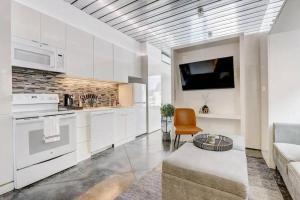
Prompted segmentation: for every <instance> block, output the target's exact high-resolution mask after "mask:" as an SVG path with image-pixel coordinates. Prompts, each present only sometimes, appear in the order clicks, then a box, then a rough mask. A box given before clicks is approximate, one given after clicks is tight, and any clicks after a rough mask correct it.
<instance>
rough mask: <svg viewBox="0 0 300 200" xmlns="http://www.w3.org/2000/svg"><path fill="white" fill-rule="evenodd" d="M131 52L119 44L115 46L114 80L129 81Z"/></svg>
mask: <svg viewBox="0 0 300 200" xmlns="http://www.w3.org/2000/svg"><path fill="white" fill-rule="evenodd" d="M130 56H131V54H130V52H129V51H127V50H126V49H123V48H121V47H118V46H114V81H117V82H121V83H128V69H129V67H128V63H129V60H130Z"/></svg>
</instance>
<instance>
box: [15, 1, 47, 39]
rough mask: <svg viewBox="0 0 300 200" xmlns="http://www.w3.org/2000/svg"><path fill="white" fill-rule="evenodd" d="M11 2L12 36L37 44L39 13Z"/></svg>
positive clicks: (38, 37)
mask: <svg viewBox="0 0 300 200" xmlns="http://www.w3.org/2000/svg"><path fill="white" fill-rule="evenodd" d="M12 2H13V3H12V34H13V35H14V36H17V37H20V38H23V39H27V40H32V41H36V42H39V41H40V22H41V15H40V13H39V12H37V11H34V10H33V9H31V8H28V7H26V6H23V5H22V4H19V3H16V2H14V1H12Z"/></svg>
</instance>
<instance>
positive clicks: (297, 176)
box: [288, 162, 300, 200]
mask: <svg viewBox="0 0 300 200" xmlns="http://www.w3.org/2000/svg"><path fill="white" fill-rule="evenodd" d="M288 176H289V179H290V182H291V185H292V190H293V191H292V192H291V194H292V196H293V197H294V199H296V200H299V199H300V191H299V188H300V162H291V163H290V164H289V165H288Z"/></svg>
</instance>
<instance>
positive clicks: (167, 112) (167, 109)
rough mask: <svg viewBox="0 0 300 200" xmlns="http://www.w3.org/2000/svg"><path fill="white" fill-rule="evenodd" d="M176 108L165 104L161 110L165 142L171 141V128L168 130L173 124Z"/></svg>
mask: <svg viewBox="0 0 300 200" xmlns="http://www.w3.org/2000/svg"><path fill="white" fill-rule="evenodd" d="M174 110H175V107H174V106H173V105H171V104H165V105H163V106H162V107H161V108H160V113H161V117H162V129H161V130H162V132H163V141H171V135H170V132H171V128H169V129H168V123H169V122H170V124H171V123H172V117H173V115H174Z"/></svg>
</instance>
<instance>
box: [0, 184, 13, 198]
mask: <svg viewBox="0 0 300 200" xmlns="http://www.w3.org/2000/svg"><path fill="white" fill-rule="evenodd" d="M12 190H14V182H10V183H6V184H4V185H1V186H0V195H2V194H5V193H7V192H10V191H12Z"/></svg>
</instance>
